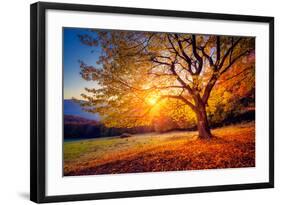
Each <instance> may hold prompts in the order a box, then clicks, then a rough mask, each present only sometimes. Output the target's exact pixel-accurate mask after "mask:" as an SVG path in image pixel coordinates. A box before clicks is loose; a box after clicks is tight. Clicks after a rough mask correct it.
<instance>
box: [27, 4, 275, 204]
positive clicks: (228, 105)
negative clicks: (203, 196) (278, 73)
mask: <svg viewBox="0 0 281 205" xmlns="http://www.w3.org/2000/svg"><path fill="white" fill-rule="evenodd" d="M273 80H274V18H273V17H263V16H246V15H229V14H214V13H201V12H186V11H171V10H155V9H140V8H124V7H108V6H94V5H79V4H62V3H46V2H45V3H42V2H40V3H35V4H32V5H31V154H30V156H31V177H30V179H31V182H30V185H31V188H30V192H31V195H30V197H31V200H32V201H34V202H38V203H43V202H59V201H74V200H90V199H107V198H120V197H137V196H153V195H166V194H184V193H195V192H212V191H228V190H243V189H258V188H273V187H274V82H273Z"/></svg>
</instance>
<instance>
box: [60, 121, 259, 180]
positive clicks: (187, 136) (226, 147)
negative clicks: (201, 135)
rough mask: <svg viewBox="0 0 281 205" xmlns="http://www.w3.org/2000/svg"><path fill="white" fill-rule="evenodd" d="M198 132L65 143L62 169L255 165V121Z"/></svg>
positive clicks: (90, 171)
mask: <svg viewBox="0 0 281 205" xmlns="http://www.w3.org/2000/svg"><path fill="white" fill-rule="evenodd" d="M212 133H213V135H214V136H215V138H214V139H212V140H209V141H205V140H198V139H196V138H197V132H188V131H175V132H169V133H164V134H159V133H149V134H138V135H134V136H132V137H128V138H120V137H111V138H100V139H93V140H80V141H74V142H65V143H64V175H66V176H70V175H92V174H116V173H136V172H156V171H176V170H198V169H217V168H236V167H254V166H255V124H254V123H253V122H251V123H245V124H240V125H234V126H227V127H223V128H218V129H214V130H212Z"/></svg>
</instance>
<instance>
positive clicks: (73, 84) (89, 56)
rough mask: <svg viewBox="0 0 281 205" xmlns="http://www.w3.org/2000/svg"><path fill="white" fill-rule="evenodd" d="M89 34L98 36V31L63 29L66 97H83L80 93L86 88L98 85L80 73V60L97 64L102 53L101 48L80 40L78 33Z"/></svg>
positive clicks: (88, 63)
mask: <svg viewBox="0 0 281 205" xmlns="http://www.w3.org/2000/svg"><path fill="white" fill-rule="evenodd" d="M79 34H88V35H93V36H94V37H95V36H97V33H95V32H90V31H89V29H83V28H64V29H63V71H64V76H63V78H64V99H71V98H73V97H75V98H78V99H81V96H80V94H81V93H85V91H84V88H85V87H87V88H93V87H95V86H97V84H96V83H95V82H94V81H86V80H84V79H83V78H82V77H81V75H80V74H79V73H80V67H79V60H81V61H83V62H84V63H86V64H87V65H93V66H96V61H97V60H98V58H99V56H100V54H101V48H100V47H99V46H97V47H90V46H87V45H84V44H82V43H81V42H80V40H79V37H78V35H79Z"/></svg>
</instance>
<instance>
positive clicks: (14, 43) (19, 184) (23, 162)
mask: <svg viewBox="0 0 281 205" xmlns="http://www.w3.org/2000/svg"><path fill="white" fill-rule="evenodd" d="M49 1H52V0H49ZM60 1H61V2H68V3H85V4H97V5H112V6H128V7H145V8H159V9H173V10H186V11H202V12H217V13H233V14H249V15H268V16H274V17H275V53H276V54H275V57H276V59H275V80H276V81H275V82H276V83H275V90H276V92H275V104H276V105H277V106H276V107H275V126H276V130H275V148H276V151H275V166H276V168H275V173H276V174H275V177H276V183H275V184H276V185H275V187H276V188H275V189H264V190H249V191H248V190H247V191H234V192H219V193H204V194H187V195H176V196H161V197H159V196H158V197H142V198H127V199H111V200H100V201H94V202H93V201H84V202H69V203H66V204H101V205H102V204H104V205H105V204H116V205H117V204H122V205H125V204H208V205H211V204H216V205H219V204H228V205H232V204H235V205H237V204H278V201H280V194H281V187H280V186H281V177H280V173H281V163H280V157H279V156H281V151H280V150H281V149H279V147H280V146H281V140H280V138H279V136H280V134H281V131H280V129H279V127H280V126H278V125H279V123H280V122H281V117H280V116H281V110H280V106H278V105H280V103H281V94H280V91H279V88H281V80H280V78H281V70H280V69H278V68H279V67H280V66H281V64H280V63H281V60H280V58H278V56H279V54H280V51H281V50H280V49H281V45H280V40H281V39H280V36H281V23H280V20H281V13H280V5H278V1H277V0H276V1H265V0H255V1H246V0H232V1H225V0H224V1H222V0H221V1H219V0H211V1H210V0H200V1H188V0H172V1H164V0H153V1H152V0H118V1H114V0H95V1H91V0H84V1H83V2H82V1H78V0H76V1H75V0H74V1H73V0H72V1H71V0H67V1H65V0H60ZM33 2H34V1H30V0H27V1H23V0H10V1H8V0H6V1H2V2H1V6H0V24H1V27H0V29H1V30H0V98H1V100H0V204H32V202H30V201H29V4H31V3H33ZM279 203H280V202H279ZM63 204H65V203H63Z"/></svg>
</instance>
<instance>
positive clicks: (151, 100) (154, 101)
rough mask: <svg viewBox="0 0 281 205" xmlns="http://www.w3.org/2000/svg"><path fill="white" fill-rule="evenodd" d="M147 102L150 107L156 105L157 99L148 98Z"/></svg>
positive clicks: (153, 97)
mask: <svg viewBox="0 0 281 205" xmlns="http://www.w3.org/2000/svg"><path fill="white" fill-rule="evenodd" d="M147 102H148V103H149V104H150V105H155V104H156V103H157V97H155V96H152V97H150V98H148V100H147Z"/></svg>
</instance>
